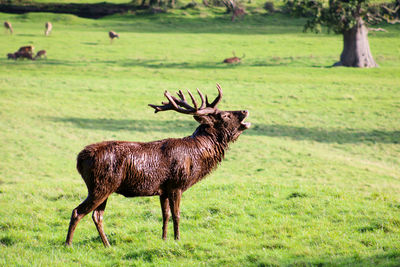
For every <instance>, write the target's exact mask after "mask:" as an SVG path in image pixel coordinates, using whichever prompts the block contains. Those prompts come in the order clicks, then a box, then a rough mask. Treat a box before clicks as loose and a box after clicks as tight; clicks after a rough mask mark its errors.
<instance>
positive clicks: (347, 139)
mask: <svg viewBox="0 0 400 267" xmlns="http://www.w3.org/2000/svg"><path fill="white" fill-rule="evenodd" d="M249 134H250V135H264V136H271V137H290V138H292V139H294V140H312V141H316V142H321V143H339V144H345V143H385V144H398V143H400V131H380V130H371V131H358V130H356V129H323V128H305V127H298V126H290V125H279V124H272V125H267V124H258V125H253V127H252V128H251V129H250V131H249Z"/></svg>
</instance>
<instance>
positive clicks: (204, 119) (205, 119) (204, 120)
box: [193, 116, 214, 125]
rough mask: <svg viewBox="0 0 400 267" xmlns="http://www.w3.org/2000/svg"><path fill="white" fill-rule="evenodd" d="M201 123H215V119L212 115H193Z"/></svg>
mask: <svg viewBox="0 0 400 267" xmlns="http://www.w3.org/2000/svg"><path fill="white" fill-rule="evenodd" d="M193 118H194V119H195V120H196V121H197V122H199V123H200V124H206V125H213V124H214V120H213V119H212V118H211V117H210V116H193Z"/></svg>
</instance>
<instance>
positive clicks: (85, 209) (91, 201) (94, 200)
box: [65, 194, 108, 246]
mask: <svg viewBox="0 0 400 267" xmlns="http://www.w3.org/2000/svg"><path fill="white" fill-rule="evenodd" d="M107 197H108V195H106V196H102V197H97V196H94V195H91V194H89V195H88V197H87V198H86V199H85V200H84V201H83V202H82V203H81V204H80V205H79V206H78V207H76V208H75V209H74V210H73V211H72V215H71V220H70V222H69V228H68V234H67V240H66V241H65V244H66V245H67V246H70V245H71V243H72V237H73V236H74V232H75V228H76V226H77V225H78V223H79V221H80V220H81V219H82V218H83V217H85V216H86V214H88V213H89V212H91V211H92V210H94V209H96V208H97V207H98V206H99V205H101V204H102V203H103V202H104V201H105V200H106V199H107ZM104 207H105V205H104ZM103 210H104V208H103Z"/></svg>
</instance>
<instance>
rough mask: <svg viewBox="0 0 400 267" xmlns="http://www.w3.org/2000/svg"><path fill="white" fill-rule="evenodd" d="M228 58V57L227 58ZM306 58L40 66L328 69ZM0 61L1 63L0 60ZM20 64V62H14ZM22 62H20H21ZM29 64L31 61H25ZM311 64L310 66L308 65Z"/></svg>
mask: <svg viewBox="0 0 400 267" xmlns="http://www.w3.org/2000/svg"><path fill="white" fill-rule="evenodd" d="M87 45H97V44H96V43H87ZM227 57H228V56H227ZM305 58H307V57H296V58H294V57H283V58H279V57H270V58H264V59H253V60H250V59H248V60H244V61H243V62H242V63H237V64H226V63H222V61H223V60H224V58H222V57H221V58H220V59H216V60H215V61H194V62H186V61H183V62H173V61H170V60H169V59H167V58H166V59H121V60H96V59H93V60H86V61H80V60H67V59H65V60H59V59H52V58H48V59H46V60H43V61H41V62H40V64H41V65H49V66H52V65H53V66H56V65H57V66H71V67H78V66H87V65H96V64H101V65H110V66H113V67H123V68H133V67H143V68H148V69H235V68H246V67H279V66H294V67H295V66H302V67H304V66H308V67H313V68H321V67H323V68H330V67H332V66H331V65H330V66H326V65H324V64H319V62H308V63H303V61H304V59H305ZM0 61H3V60H1V59H0ZM4 61H5V62H10V63H13V62H14V63H15V61H10V60H9V61H6V59H4ZM16 62H20V61H16ZM21 62H22V61H21ZM27 62H31V61H27ZM310 64H311V65H310Z"/></svg>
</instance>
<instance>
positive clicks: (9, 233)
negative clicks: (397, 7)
mask: <svg viewBox="0 0 400 267" xmlns="http://www.w3.org/2000/svg"><path fill="white" fill-rule="evenodd" d="M5 20H8V21H11V22H12V23H13V26H14V31H15V33H14V35H12V36H10V35H8V34H5V33H3V34H1V35H0V53H1V55H3V56H2V58H1V59H0V132H1V142H0V150H1V153H0V206H1V209H0V218H1V219H0V265H4V266H10V265H24V266H25V265H34V266H38V265H51V266H65V265H102V266H110V265H177V266H188V265H218V266H220V265H225V266H235V265H253V266H273V265H279V266H284V265H295V266H308V265H318V266H324V265H328V266H329V265H349V266H371V265H378V266H398V264H399V262H400V238H399V236H400V197H399V191H400V164H399V163H400V157H399V155H400V145H399V140H400V129H399V121H400V112H399V109H400V99H399V95H400V76H399V73H400V63H399V62H400V28H399V25H381V26H384V27H385V28H386V29H387V30H388V32H387V33H386V32H377V33H371V34H370V35H369V40H370V45H371V49H372V52H373V54H374V57H375V59H376V61H377V63H378V64H379V65H380V68H375V69H353V68H331V67H329V66H331V64H332V63H333V62H335V61H336V60H337V59H338V55H339V54H340V51H341V48H342V47H341V44H342V40H341V37H340V36H337V35H327V34H325V33H322V34H319V35H315V34H312V33H302V28H303V25H304V22H305V21H304V20H302V19H292V18H288V17H285V16H283V15H279V14H276V15H271V16H265V15H253V16H247V17H245V18H244V19H243V20H240V21H238V22H235V23H230V16H229V15H226V14H223V11H218V10H211V11H206V10H202V9H196V10H192V9H189V10H173V11H170V12H169V13H167V14H159V15H157V16H145V15H142V16H134V15H129V14H126V15H123V16H120V15H118V16H117V15H115V16H111V17H106V18H103V19H98V20H90V19H82V18H77V17H75V16H72V15H59V14H58V15H52V14H41V13H36V14H24V15H10V14H4V13H3V14H1V13H0V21H5ZM45 21H52V22H53V26H54V30H53V33H52V35H51V36H50V37H45V36H44V34H43V33H44V22H45ZM109 30H114V31H116V32H118V33H120V34H121V38H120V39H119V40H115V41H114V43H113V44H110V41H109V39H108V35H107V32H108V31H109ZM28 44H33V45H34V46H35V47H36V50H40V49H46V50H47V53H48V58H47V60H38V61H17V62H15V61H12V60H11V61H8V60H7V59H6V57H5V55H6V53H9V52H14V51H15V50H17V49H18V47H20V46H22V45H28ZM232 51H235V53H236V54H237V55H238V56H241V55H242V54H245V58H244V59H243V63H242V64H238V65H224V64H222V63H221V62H222V60H223V59H224V58H226V57H230V56H231V55H232ZM216 82H218V83H220V84H221V86H222V88H223V90H224V99H223V102H222V103H221V104H220V108H221V109H227V110H228V109H243V108H247V109H249V111H250V117H249V119H248V121H251V122H252V123H253V125H252V128H251V129H249V130H248V131H247V132H245V133H244V134H243V135H242V136H241V137H240V138H239V140H238V141H237V142H236V143H235V144H233V145H232V147H231V149H230V151H228V153H227V156H226V159H225V161H224V162H223V163H222V164H221V166H220V167H219V169H218V170H217V171H215V172H214V173H213V174H211V175H210V176H209V177H208V178H207V179H206V180H204V181H202V182H201V183H199V184H198V185H195V186H194V187H192V188H191V189H189V190H188V191H187V192H185V194H184V195H183V200H182V209H181V211H182V214H181V238H182V240H181V241H179V242H175V241H173V239H172V232H173V231H172V223H170V231H169V240H167V241H166V242H164V241H162V240H161V211H160V207H159V200H158V198H134V199H127V198H124V197H122V196H119V195H113V196H111V197H110V199H109V201H108V205H107V209H106V212H105V231H106V233H107V234H108V236H109V240H110V242H111V245H112V247H111V248H110V249H104V248H103V245H102V243H101V241H100V238H99V237H98V234H97V231H96V229H95V227H94V224H93V222H92V221H91V218H90V216H87V217H85V218H84V219H83V220H82V222H81V223H80V224H79V225H78V228H77V230H76V232H75V237H74V243H73V247H71V248H67V247H65V246H64V245H63V243H64V241H65V236H66V233H67V227H68V223H69V218H70V215H71V211H72V209H73V208H75V207H76V206H77V205H78V204H79V203H80V202H81V201H82V200H83V199H84V198H85V197H86V193H87V192H86V188H85V185H84V182H83V181H82V179H81V178H80V177H79V175H78V173H77V171H76V169H75V157H76V155H77V153H78V152H79V151H80V150H81V149H82V148H83V147H84V146H85V145H87V144H89V143H94V142H98V141H102V140H110V139H117V140H132V141H151V140H156V139H161V138H166V137H182V136H185V135H190V134H191V133H192V131H193V130H194V128H195V127H196V123H195V122H194V120H193V119H192V118H190V117H189V116H184V115H182V114H175V113H174V112H166V113H160V114H154V113H153V111H152V110H151V108H149V107H147V104H149V103H159V102H160V101H162V100H163V92H164V90H165V89H168V90H169V91H176V90H177V89H192V90H193V89H195V88H196V87H199V88H201V89H202V90H203V91H204V92H206V93H207V94H209V95H210V96H215V95H216V89H215V83H216Z"/></svg>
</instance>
